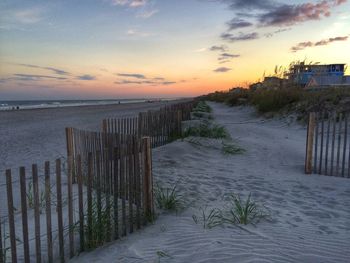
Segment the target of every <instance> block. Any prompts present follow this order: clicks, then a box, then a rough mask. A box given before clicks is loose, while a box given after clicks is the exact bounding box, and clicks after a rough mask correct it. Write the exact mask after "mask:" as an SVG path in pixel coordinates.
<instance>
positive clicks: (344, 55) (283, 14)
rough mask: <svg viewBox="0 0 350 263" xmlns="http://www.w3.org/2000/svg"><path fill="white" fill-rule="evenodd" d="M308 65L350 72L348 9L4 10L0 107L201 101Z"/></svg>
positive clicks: (165, 6)
mask: <svg viewBox="0 0 350 263" xmlns="http://www.w3.org/2000/svg"><path fill="white" fill-rule="evenodd" d="M305 58H307V60H308V61H313V62H320V63H347V64H350V1H347V0H324V1H311V0H300V1H299V0H298V1H284V0H278V1H260V0H176V1H175V0H84V1H82V0H57V1H48V0H45V1H41V0H1V2H0V100H19V99H95V98H96V99H104V98H141V97H180V96H194V95H200V94H204V93H208V92H211V91H215V90H227V89H229V88H231V87H233V86H246V85H247V84H249V83H252V82H254V81H256V80H258V79H259V78H260V77H261V76H262V75H263V74H264V71H265V70H266V74H269V73H272V72H273V70H274V67H275V65H283V66H287V65H288V64H289V63H290V62H291V61H294V60H304V59H305ZM347 73H348V74H350V72H349V70H348V72H347Z"/></svg>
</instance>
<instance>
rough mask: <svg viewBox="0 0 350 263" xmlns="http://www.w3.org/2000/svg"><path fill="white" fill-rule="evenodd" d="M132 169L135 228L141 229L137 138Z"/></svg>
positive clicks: (138, 146) (138, 144) (138, 145)
mask: <svg viewBox="0 0 350 263" xmlns="http://www.w3.org/2000/svg"><path fill="white" fill-rule="evenodd" d="M134 167H135V183H136V188H135V190H136V195H135V198H136V202H135V203H136V227H137V229H140V228H141V211H140V209H141V180H140V143H139V138H137V140H136V141H135V144H134Z"/></svg>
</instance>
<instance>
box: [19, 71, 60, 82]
mask: <svg viewBox="0 0 350 263" xmlns="http://www.w3.org/2000/svg"><path fill="white" fill-rule="evenodd" d="M14 76H15V77H16V79H17V80H24V81H36V80H41V79H57V80H66V79H67V78H65V77H55V76H47V75H35V74H21V73H17V74H14Z"/></svg>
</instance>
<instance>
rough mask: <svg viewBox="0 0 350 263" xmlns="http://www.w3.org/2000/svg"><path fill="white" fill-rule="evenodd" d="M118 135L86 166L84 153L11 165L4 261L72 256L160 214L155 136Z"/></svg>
mask: <svg viewBox="0 0 350 263" xmlns="http://www.w3.org/2000/svg"><path fill="white" fill-rule="evenodd" d="M85 135H86V134H85ZM88 135H89V136H97V137H106V136H105V135H103V134H98V133H91V134H88ZM118 138H119V141H116V143H115V144H114V145H113V147H112V148H108V150H105V151H100V150H99V149H97V151H95V152H92V151H90V152H88V153H87V158H86V161H87V162H86V169H84V163H83V161H84V158H85V157H84V156H83V155H80V154H78V155H76V156H75V159H73V158H69V159H68V161H67V163H65V162H63V161H62V160H61V159H57V160H56V161H55V163H54V164H52V163H50V162H45V164H44V169H40V167H38V165H36V164H34V165H33V166H32V169H31V171H30V173H29V172H28V171H27V170H26V169H25V168H24V167H21V168H20V169H19V174H18V175H17V174H16V173H14V171H12V170H7V171H6V191H7V207H8V215H7V216H3V217H0V218H1V220H0V229H1V230H0V244H1V247H0V253H1V254H0V262H1V263H3V262H14V263H15V262H30V261H32V262H38V263H39V262H53V261H54V260H55V261H57V260H60V262H65V260H66V259H67V258H71V257H73V256H74V255H77V254H78V253H80V252H82V251H86V250H91V249H93V248H96V247H98V246H100V245H102V244H103V243H105V242H109V241H112V240H115V239H118V238H120V237H122V236H126V235H127V234H128V233H132V232H133V231H134V230H135V229H139V228H141V227H142V225H144V224H145V223H146V221H147V216H149V215H151V214H152V213H153V196H152V193H153V189H152V185H153V182H152V173H151V169H152V167H151V147H150V138H149V137H145V138H143V139H142V140H139V138H138V137H136V136H130V135H129V136H124V137H123V136H119V137H118ZM110 149H112V150H110ZM73 161H74V162H73ZM41 171H43V174H41ZM63 175H64V176H63ZM74 177H75V179H76V184H73V178H74ZM18 178H19V179H18ZM14 192H18V193H19V195H20V200H16V197H17V195H14ZM1 216H2V215H1Z"/></svg>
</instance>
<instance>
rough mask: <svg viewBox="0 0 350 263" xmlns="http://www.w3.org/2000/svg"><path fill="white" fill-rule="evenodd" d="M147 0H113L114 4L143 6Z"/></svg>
mask: <svg viewBox="0 0 350 263" xmlns="http://www.w3.org/2000/svg"><path fill="white" fill-rule="evenodd" d="M147 2H148V1H147V0H112V5H119V6H128V7H141V6H145V5H146V4H147Z"/></svg>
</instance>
